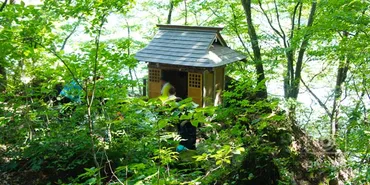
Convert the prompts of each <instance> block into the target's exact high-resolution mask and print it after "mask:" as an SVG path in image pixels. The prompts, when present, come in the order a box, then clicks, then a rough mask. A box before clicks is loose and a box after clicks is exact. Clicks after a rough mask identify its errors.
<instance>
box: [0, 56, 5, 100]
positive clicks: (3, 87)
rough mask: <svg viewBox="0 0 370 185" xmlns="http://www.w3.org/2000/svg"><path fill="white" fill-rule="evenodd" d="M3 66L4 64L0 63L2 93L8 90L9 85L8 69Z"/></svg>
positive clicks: (0, 88)
mask: <svg viewBox="0 0 370 185" xmlns="http://www.w3.org/2000/svg"><path fill="white" fill-rule="evenodd" d="M3 65H4V63H3V62H0V93H1V92H4V91H5V90H6V85H7V79H6V69H5V67H4V66H3Z"/></svg>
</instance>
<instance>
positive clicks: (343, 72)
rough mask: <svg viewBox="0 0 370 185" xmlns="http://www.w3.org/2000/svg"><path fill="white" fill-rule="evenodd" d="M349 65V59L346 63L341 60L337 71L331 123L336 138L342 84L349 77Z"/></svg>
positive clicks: (332, 132)
mask: <svg viewBox="0 0 370 185" xmlns="http://www.w3.org/2000/svg"><path fill="white" fill-rule="evenodd" d="M348 67H349V59H348V58H347V59H346V62H345V63H342V62H340V63H339V67H338V72H337V79H336V83H335V88H334V101H333V109H332V111H331V116H330V123H331V136H332V137H333V138H335V136H336V134H337V130H338V115H339V107H340V98H341V97H342V85H343V83H344V81H345V80H346V78H347V72H348Z"/></svg>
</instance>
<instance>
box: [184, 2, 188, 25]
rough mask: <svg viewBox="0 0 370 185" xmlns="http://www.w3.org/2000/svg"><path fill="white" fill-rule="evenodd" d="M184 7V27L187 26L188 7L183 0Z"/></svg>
mask: <svg viewBox="0 0 370 185" xmlns="http://www.w3.org/2000/svg"><path fill="white" fill-rule="evenodd" d="M184 5H185V23H184V25H188V5H187V4H186V0H184Z"/></svg>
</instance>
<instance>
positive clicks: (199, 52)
mask: <svg viewBox="0 0 370 185" xmlns="http://www.w3.org/2000/svg"><path fill="white" fill-rule="evenodd" d="M158 26H159V31H158V33H157V34H156V35H155V36H154V38H153V40H152V41H151V42H150V43H149V44H148V46H146V47H145V48H144V49H142V50H141V51H139V52H137V53H136V56H135V58H136V59H138V60H139V61H145V62H154V63H163V64H172V65H184V66H194V67H217V66H222V65H226V64H228V63H232V62H235V61H239V60H243V59H245V58H246V57H245V56H244V55H242V54H240V53H238V52H236V51H234V50H232V49H230V48H228V47H226V46H222V45H221V44H220V43H223V42H224V41H223V39H222V37H221V36H220V34H219V31H220V30H221V29H222V28H218V27H195V26H176V25H158ZM216 39H218V40H219V43H214V42H215V40H216Z"/></svg>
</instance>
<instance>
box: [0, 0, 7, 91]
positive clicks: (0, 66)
mask: <svg viewBox="0 0 370 185" xmlns="http://www.w3.org/2000/svg"><path fill="white" fill-rule="evenodd" d="M7 2H8V0H5V1H4V2H3V4H2V5H1V7H0V12H2V11H3V10H4V8H5V6H6V3H7ZM4 64H5V61H3V59H0V92H3V91H5V90H6V86H7V79H6V69H5V66H4Z"/></svg>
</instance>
